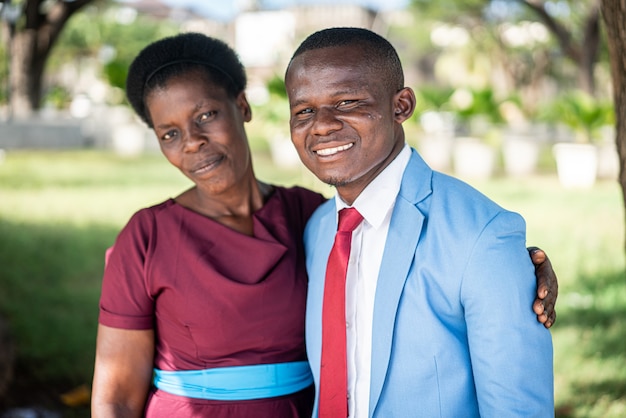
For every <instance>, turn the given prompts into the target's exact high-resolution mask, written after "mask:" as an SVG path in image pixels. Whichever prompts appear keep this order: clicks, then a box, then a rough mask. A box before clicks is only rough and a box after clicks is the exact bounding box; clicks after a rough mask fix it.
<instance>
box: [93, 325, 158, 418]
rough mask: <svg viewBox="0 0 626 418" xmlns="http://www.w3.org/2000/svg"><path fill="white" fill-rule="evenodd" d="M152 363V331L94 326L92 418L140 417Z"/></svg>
mask: <svg viewBox="0 0 626 418" xmlns="http://www.w3.org/2000/svg"><path fill="white" fill-rule="evenodd" d="M153 361H154V331H153V330H125V329H118V328H111V327H107V326H104V325H98V338H97V342H96V362H95V367H94V377H93V388H92V396H91V415H92V417H94V418H111V417H116V418H120V417H136V418H139V417H142V416H143V411H144V406H145V403H146V398H147V396H148V390H149V389H150V384H151V379H152V369H153V367H154V365H153Z"/></svg>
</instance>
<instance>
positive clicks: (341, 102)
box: [339, 100, 356, 106]
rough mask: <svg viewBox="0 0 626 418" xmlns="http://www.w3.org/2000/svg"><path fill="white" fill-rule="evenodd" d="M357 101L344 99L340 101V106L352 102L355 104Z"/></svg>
mask: <svg viewBox="0 0 626 418" xmlns="http://www.w3.org/2000/svg"><path fill="white" fill-rule="evenodd" d="M355 102H356V100H342V101H340V102H339V106H349V105H351V104H354V103H355Z"/></svg>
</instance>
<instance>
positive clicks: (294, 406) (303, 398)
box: [99, 187, 324, 418]
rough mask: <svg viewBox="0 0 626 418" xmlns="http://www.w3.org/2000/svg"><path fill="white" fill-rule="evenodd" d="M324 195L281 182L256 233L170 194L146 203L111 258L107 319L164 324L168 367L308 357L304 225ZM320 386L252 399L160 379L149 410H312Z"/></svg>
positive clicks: (158, 358) (264, 413)
mask: <svg viewBox="0 0 626 418" xmlns="http://www.w3.org/2000/svg"><path fill="white" fill-rule="evenodd" d="M323 200H324V198H323V197H322V196H321V195H319V194H317V193H313V192H311V191H308V190H306V189H303V188H299V187H294V188H289V189H287V188H282V187H275V191H274V193H273V194H272V196H271V197H270V198H269V199H268V201H267V203H266V204H265V205H264V206H263V207H262V208H261V209H260V210H259V211H257V212H256V213H255V214H254V215H253V222H254V236H253V237H250V236H247V235H244V234H241V233H239V232H237V231H235V230H233V229H230V228H228V227H226V226H224V225H222V224H220V223H217V222H215V221H213V220H211V219H209V218H207V217H205V216H203V215H200V214H198V213H196V212H194V211H191V210H189V209H187V208H185V207H183V206H181V205H179V204H177V203H176V202H175V201H174V200H171V199H170V200H167V201H165V202H163V203H161V204H159V205H156V206H153V207H151V208H147V209H143V210H140V211H139V212H137V213H136V214H135V215H133V217H132V218H131V219H130V221H129V222H128V224H127V225H126V226H125V227H124V229H123V230H122V231H121V232H120V234H119V236H118V238H117V240H116V242H115V245H114V248H113V250H112V252H111V253H110V256H109V258H108V262H107V266H106V268H105V273H104V279H103V285H102V295H101V299H100V317H99V321H100V323H101V324H103V325H106V326H109V327H115V328H123V329H154V330H155V335H156V344H155V349H156V351H155V358H154V365H155V367H156V368H158V369H162V370H197V369H208V368H214V367H228V366H242V365H254V364H270V363H284V362H293V361H302V360H306V353H305V345H304V314H305V302H306V290H307V277H306V269H305V261H304V249H303V243H302V234H303V232H304V227H305V225H306V222H307V220H308V219H309V217H310V216H311V214H312V213H313V211H314V210H315V209H316V208H317V206H318V205H319V204H320V203H322V202H323ZM312 396H313V392H312V388H308V389H305V390H303V391H301V392H298V393H296V394H292V395H286V396H281V397H278V398H269V399H259V400H247V401H215V400H200V399H189V398H185V397H180V396H176V395H171V394H168V393H165V392H163V391H160V390H157V389H153V391H152V393H151V394H150V397H149V400H148V403H147V406H146V416H147V417H174V416H180V417H183V416H184V417H229V418H233V417H242V418H243V417H246V418H247V417H258V418H262V417H268V418H270V417H272V418H282V417H285V418H288V417H304V416H307V417H308V416H310V414H311V407H312V405H311V404H312Z"/></svg>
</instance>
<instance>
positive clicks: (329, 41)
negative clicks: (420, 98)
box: [287, 27, 404, 91]
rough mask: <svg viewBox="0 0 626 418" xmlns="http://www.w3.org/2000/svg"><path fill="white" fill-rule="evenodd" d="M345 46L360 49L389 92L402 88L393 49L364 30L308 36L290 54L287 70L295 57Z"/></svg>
mask: <svg viewBox="0 0 626 418" xmlns="http://www.w3.org/2000/svg"><path fill="white" fill-rule="evenodd" d="M346 45H350V46H355V47H358V48H361V50H362V51H363V53H364V54H366V58H367V62H368V64H369V65H371V66H372V67H373V69H374V70H375V71H376V72H377V73H379V74H381V75H382V76H384V78H385V82H386V83H387V84H388V87H389V88H392V89H394V90H395V91H398V90H400V89H402V88H403V87H404V71H403V70H402V63H401V62H400V57H399V56H398V53H397V52H396V49H395V48H394V47H393V45H391V43H390V42H389V41H388V40H386V39H385V38H383V37H382V36H380V35H378V34H377V33H375V32H372V31H371V30H368V29H364V28H353V27H338V28H328V29H322V30H320V31H317V32H315V33H313V34H311V35H309V36H308V37H307V38H306V39H305V40H304V41H302V43H301V44H300V46H299V47H298V49H296V51H295V52H294V53H293V56H292V57H291V60H290V61H289V66H291V62H292V61H293V60H294V59H295V58H296V57H297V56H298V55H300V54H303V53H305V52H307V51H311V50H314V49H322V48H330V47H336V46H346ZM289 66H288V67H287V71H289Z"/></svg>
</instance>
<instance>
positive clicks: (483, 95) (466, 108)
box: [453, 88, 503, 124]
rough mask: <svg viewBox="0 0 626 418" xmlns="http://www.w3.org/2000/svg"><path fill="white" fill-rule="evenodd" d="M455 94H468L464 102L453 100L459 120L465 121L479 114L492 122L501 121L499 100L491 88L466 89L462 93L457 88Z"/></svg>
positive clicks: (497, 122)
mask: <svg viewBox="0 0 626 418" xmlns="http://www.w3.org/2000/svg"><path fill="white" fill-rule="evenodd" d="M457 94H468V99H469V100H467V101H466V102H465V103H459V102H458V101H454V100H453V104H454V109H455V111H456V113H457V114H458V116H459V117H460V118H461V120H466V121H467V120H470V119H471V118H473V117H476V116H481V117H484V118H485V119H486V120H487V121H488V122H490V123H492V124H499V123H502V122H503V118H502V114H501V113H500V101H499V100H497V99H496V98H495V96H494V93H493V90H492V89H491V88H483V89H467V90H464V92H463V93H461V91H460V90H457V92H455V95H457Z"/></svg>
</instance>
